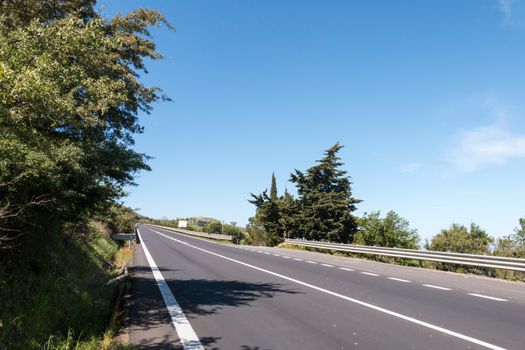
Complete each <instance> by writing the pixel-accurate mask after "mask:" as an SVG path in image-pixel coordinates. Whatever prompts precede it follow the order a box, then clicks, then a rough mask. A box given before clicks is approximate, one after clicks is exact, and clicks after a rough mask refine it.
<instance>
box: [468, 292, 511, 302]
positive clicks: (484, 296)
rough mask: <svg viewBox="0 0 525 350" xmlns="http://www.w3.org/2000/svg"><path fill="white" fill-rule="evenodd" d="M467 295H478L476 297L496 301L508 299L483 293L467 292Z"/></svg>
mask: <svg viewBox="0 0 525 350" xmlns="http://www.w3.org/2000/svg"><path fill="white" fill-rule="evenodd" d="M468 295H472V296H473V297H478V298H484V299H490V300H496V301H508V300H507V299H503V298H496V297H491V296H488V295H483V294H476V293H468Z"/></svg>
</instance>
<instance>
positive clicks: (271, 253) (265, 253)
mask: <svg viewBox="0 0 525 350" xmlns="http://www.w3.org/2000/svg"><path fill="white" fill-rule="evenodd" d="M264 254H266V255H272V253H268V252H264Z"/></svg>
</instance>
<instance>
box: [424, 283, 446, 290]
mask: <svg viewBox="0 0 525 350" xmlns="http://www.w3.org/2000/svg"><path fill="white" fill-rule="evenodd" d="M423 286H425V287H428V288H434V289H440V290H452V288H447V287H440V286H434V285H432V284H424V285H423Z"/></svg>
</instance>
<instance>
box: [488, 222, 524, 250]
mask: <svg viewBox="0 0 525 350" xmlns="http://www.w3.org/2000/svg"><path fill="white" fill-rule="evenodd" d="M519 225H520V226H519V227H516V228H515V229H514V233H513V234H511V235H508V236H504V237H502V238H499V239H498V240H496V246H495V248H494V255H501V256H509V257H516V258H525V218H520V219H519Z"/></svg>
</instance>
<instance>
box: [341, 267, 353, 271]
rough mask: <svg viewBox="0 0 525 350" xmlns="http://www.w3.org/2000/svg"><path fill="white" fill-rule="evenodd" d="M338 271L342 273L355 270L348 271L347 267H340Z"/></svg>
mask: <svg viewBox="0 0 525 350" xmlns="http://www.w3.org/2000/svg"><path fill="white" fill-rule="evenodd" d="M339 270H343V271H355V270H352V269H349V268H348V267H340V268H339Z"/></svg>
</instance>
